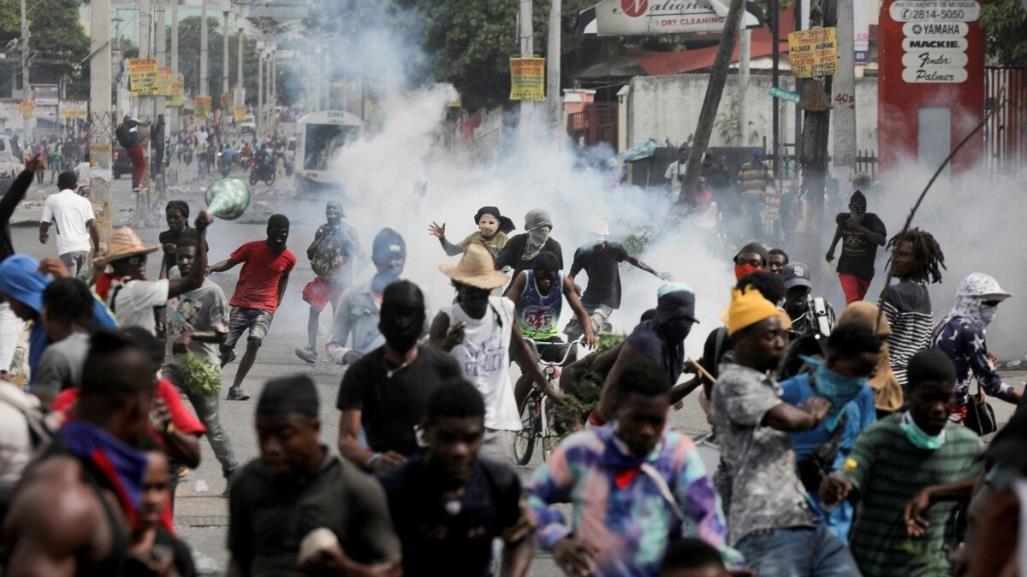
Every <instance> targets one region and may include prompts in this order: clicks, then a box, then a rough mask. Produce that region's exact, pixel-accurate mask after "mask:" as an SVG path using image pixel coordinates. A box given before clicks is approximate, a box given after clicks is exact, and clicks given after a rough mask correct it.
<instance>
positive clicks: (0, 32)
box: [0, 0, 89, 98]
mask: <svg viewBox="0 0 1027 577" xmlns="http://www.w3.org/2000/svg"><path fill="white" fill-rule="evenodd" d="M79 4H80V2H79V0H33V1H31V2H29V11H28V21H29V31H30V32H31V37H30V40H29V47H30V49H31V52H32V58H33V60H32V65H31V68H32V69H33V70H37V69H38V68H39V67H46V68H47V69H48V70H50V71H52V73H53V75H55V76H59V75H62V74H63V75H67V76H66V78H67V80H68V82H69V84H68V92H69V96H71V97H73V98H74V97H82V95H83V94H88V92H89V63H88V62H83V63H82V64H81V67H79V66H78V64H79V62H81V61H82V60H83V59H85V58H86V57H87V56H88V55H89V38H88V37H87V36H86V33H85V30H83V29H82V25H81V24H80V23H79V21H78V8H79ZM20 38H21V8H20V2H19V1H18V0H0V45H6V44H7V43H8V42H10V41H12V40H16V39H20ZM32 81H33V82H35V78H33V79H32Z"/></svg>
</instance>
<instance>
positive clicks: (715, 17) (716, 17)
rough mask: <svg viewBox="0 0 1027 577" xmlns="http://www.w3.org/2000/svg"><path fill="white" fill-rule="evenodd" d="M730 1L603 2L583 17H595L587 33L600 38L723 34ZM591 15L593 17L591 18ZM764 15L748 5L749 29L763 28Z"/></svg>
mask: <svg viewBox="0 0 1027 577" xmlns="http://www.w3.org/2000/svg"><path fill="white" fill-rule="evenodd" d="M727 12H728V5H727V3H726V0H602V1H601V2H600V3H599V4H596V5H595V6H594V7H592V8H590V9H588V10H586V11H585V12H583V13H582V16H583V17H584V18H585V19H589V16H591V15H592V14H594V17H593V18H594V21H589V22H588V23H587V24H586V25H585V27H584V31H585V33H592V34H598V35H599V36H648V35H652V34H682V33H705V32H720V31H721V30H723V29H724V20H725V19H726V18H727ZM588 13H591V14H588ZM760 14H761V13H760V11H759V9H758V8H756V7H755V5H751V4H747V7H746V13H745V15H744V18H745V20H744V23H745V27H747V28H749V27H756V26H759V25H760V18H759V15H760Z"/></svg>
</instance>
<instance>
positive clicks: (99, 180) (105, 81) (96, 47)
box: [89, 0, 117, 250]
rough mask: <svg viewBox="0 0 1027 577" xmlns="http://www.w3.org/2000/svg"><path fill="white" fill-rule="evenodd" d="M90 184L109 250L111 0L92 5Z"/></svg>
mask: <svg viewBox="0 0 1027 577" xmlns="http://www.w3.org/2000/svg"><path fill="white" fill-rule="evenodd" d="M89 11H90V15H89V38H90V40H89V53H90V54H91V55H92V57H91V59H90V61H89V126H90V130H89V140H90V143H89V164H90V166H91V170H90V172H91V177H90V180H89V186H90V188H91V190H92V192H91V194H90V197H91V201H92V203H93V212H94V213H95V214H96V215H98V216H97V223H98V225H99V226H98V228H99V229H100V248H101V249H102V250H106V248H107V241H108V240H109V239H110V236H111V225H112V222H111V221H112V219H113V215H114V214H115V210H114V202H113V200H112V198H111V189H110V180H111V144H112V142H113V139H114V125H115V124H116V123H117V119H116V118H114V117H113V116H112V114H111V2H110V0H92V2H91V3H90V5H89Z"/></svg>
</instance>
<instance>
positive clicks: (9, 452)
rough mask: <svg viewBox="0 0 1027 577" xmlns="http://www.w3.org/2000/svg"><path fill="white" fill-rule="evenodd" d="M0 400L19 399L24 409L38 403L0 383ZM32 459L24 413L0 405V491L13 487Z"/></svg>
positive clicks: (5, 404)
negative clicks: (5, 397) (4, 397)
mask: <svg viewBox="0 0 1027 577" xmlns="http://www.w3.org/2000/svg"><path fill="white" fill-rule="evenodd" d="M0 389H2V393H3V395H4V396H9V397H11V398H12V399H19V400H20V401H19V402H23V403H24V405H25V406H27V407H38V406H39V401H38V400H37V399H36V398H35V397H33V396H32V395H29V394H27V393H25V392H24V391H22V390H21V389H19V388H18V387H17V386H16V385H13V384H11V383H9V382H7V381H3V380H0ZM31 457H32V438H31V437H30V436H29V425H28V420H27V419H26V418H25V413H23V412H22V411H21V410H19V409H18V408H17V407H15V406H13V405H11V404H10V403H8V402H6V401H0V487H5V488H7V487H13V486H14V484H15V483H17V482H18V479H20V478H21V473H22V471H23V470H24V469H25V466H26V465H28V463H29V460H30V459H31Z"/></svg>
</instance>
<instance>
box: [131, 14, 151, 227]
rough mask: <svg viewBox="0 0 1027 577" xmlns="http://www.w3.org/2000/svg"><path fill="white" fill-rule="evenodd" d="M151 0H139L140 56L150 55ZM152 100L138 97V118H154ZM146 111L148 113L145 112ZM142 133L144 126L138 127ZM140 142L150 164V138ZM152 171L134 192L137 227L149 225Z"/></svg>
mask: <svg viewBox="0 0 1027 577" xmlns="http://www.w3.org/2000/svg"><path fill="white" fill-rule="evenodd" d="M150 54H151V52H150V0H139V58H149V57H150ZM150 104H151V101H150V97H149V96H139V97H137V98H136V111H135V113H136V118H138V119H139V120H144V119H145V118H146V117H147V116H149V118H150V121H151V122H152V121H153V120H154V118H153V115H152V113H153V109H152V108H151V106H150ZM144 112H146V115H144V114H143V113H144ZM138 130H139V131H140V133H142V128H139V129H138ZM140 142H141V143H142V147H143V158H145V159H146V165H147V166H149V164H150V146H149V145H148V143H149V142H150V140H149V139H148V138H141V139H140ZM149 177H150V173H149V171H148V170H144V171H143V178H142V181H141V182H140V183H139V189H138V190H133V191H132V192H133V193H134V194H135V197H136V210H135V227H136V228H145V227H146V226H147V223H146V217H147V215H148V214H149V212H150V210H149V209H150V198H149V197H150V178H149ZM133 184H135V183H134V182H133Z"/></svg>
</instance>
